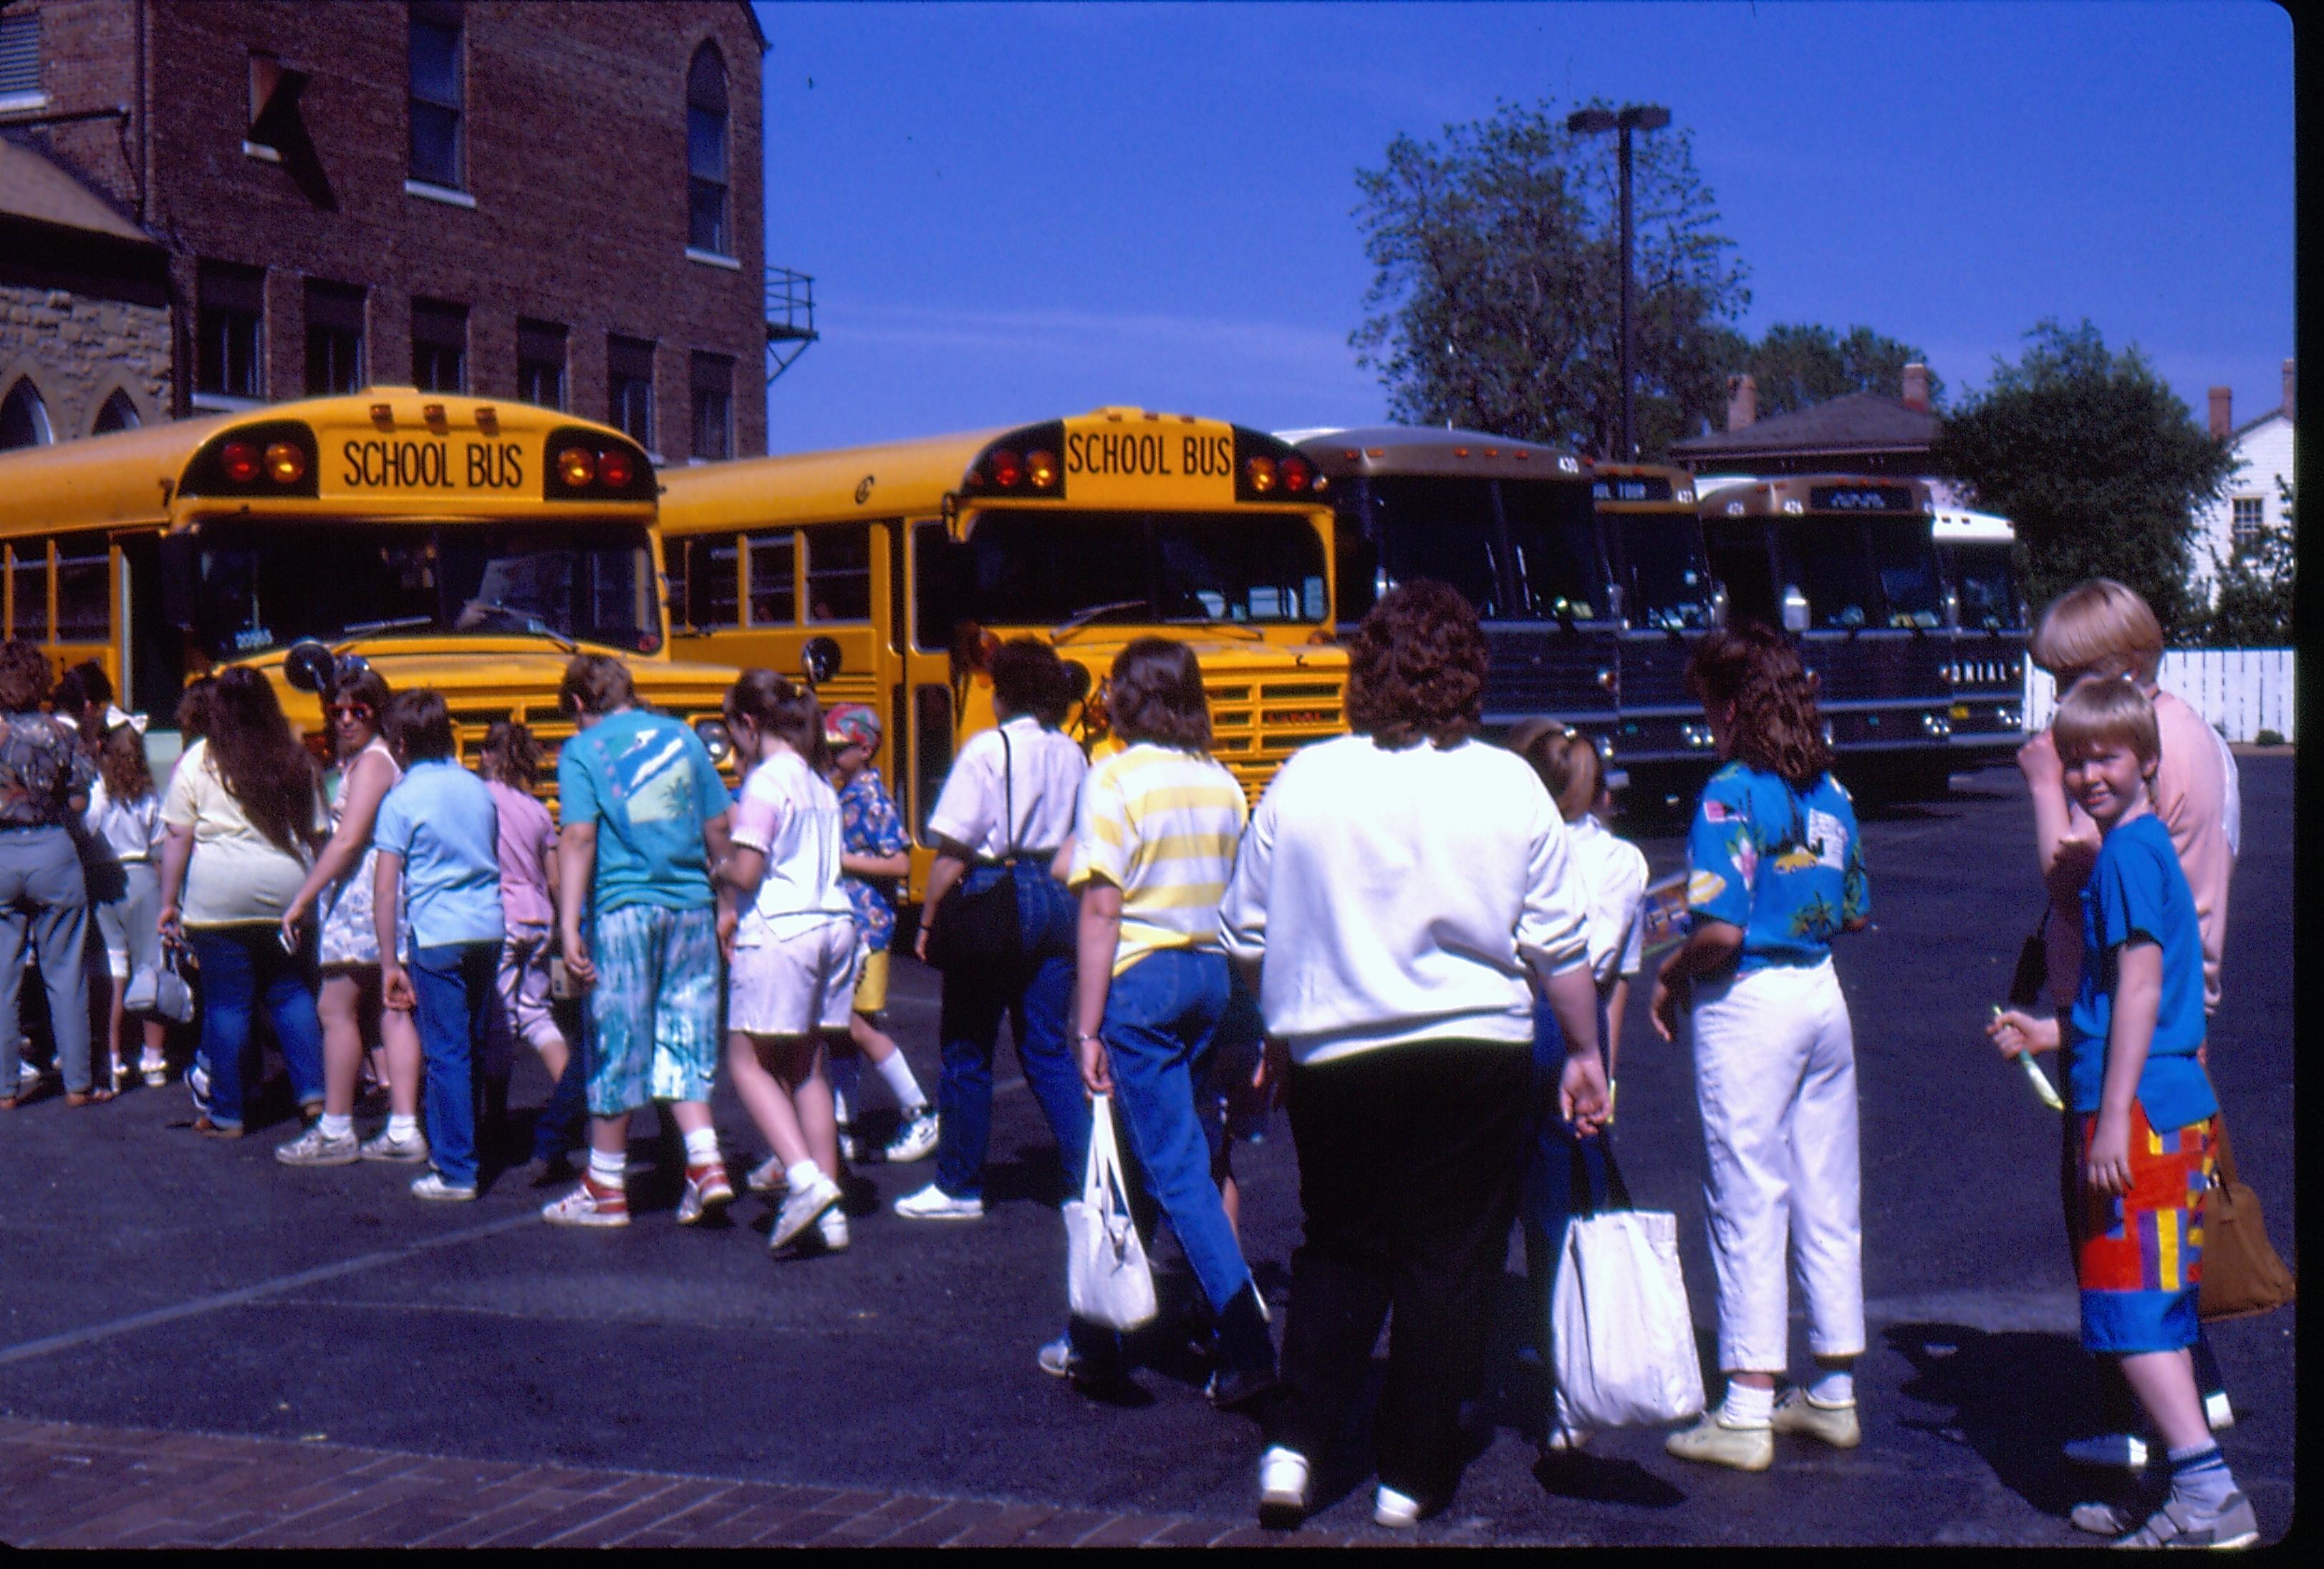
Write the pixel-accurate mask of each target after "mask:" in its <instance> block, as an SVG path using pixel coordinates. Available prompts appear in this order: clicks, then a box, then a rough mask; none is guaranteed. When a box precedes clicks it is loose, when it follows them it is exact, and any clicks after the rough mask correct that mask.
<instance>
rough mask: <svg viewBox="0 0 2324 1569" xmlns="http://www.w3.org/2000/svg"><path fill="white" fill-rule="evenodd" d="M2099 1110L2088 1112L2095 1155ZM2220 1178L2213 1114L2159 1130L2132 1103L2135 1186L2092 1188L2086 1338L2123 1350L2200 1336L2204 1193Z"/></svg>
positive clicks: (2084, 1145)
mask: <svg viewBox="0 0 2324 1569" xmlns="http://www.w3.org/2000/svg"><path fill="white" fill-rule="evenodd" d="M2080 1124H2081V1137H2080V1149H2079V1154H2080V1157H2081V1158H2082V1159H2083V1160H2084V1161H2085V1162H2087V1161H2088V1159H2089V1149H2090V1140H2091V1139H2092V1137H2093V1136H2095V1134H2096V1133H2097V1131H2098V1118H2097V1117H2096V1116H2086V1117H2083V1118H2081V1119H2080ZM2210 1186H2211V1122H2210V1119H2209V1118H2205V1119H2204V1120H2203V1121H2199V1122H2190V1123H2189V1124H2188V1125H2187V1126H2185V1127H2184V1128H2177V1129H2173V1130H2172V1131H2170V1132H2168V1133H2158V1132H2156V1131H2154V1130H2153V1128H2151V1127H2149V1126H2148V1125H2147V1121H2146V1108H2145V1107H2144V1106H2142V1105H2140V1104H2138V1103H2136V1102H2133V1103H2131V1111H2130V1191H2129V1192H2128V1193H2125V1194H2113V1193H2098V1192H2097V1191H2095V1190H2092V1189H2089V1188H2088V1187H2085V1188H2084V1190H2083V1194H2082V1203H2083V1214H2082V1233H2081V1243H2080V1255H2079V1257H2078V1258H2077V1260H2076V1265H2075V1271H2074V1273H2075V1277H2076V1280H2077V1283H2078V1284H2079V1285H2080V1287H2081V1292H2082V1344H2083V1346H2084V1347H2085V1348H2087V1349H2089V1350H2090V1351H2094V1352H2113V1353H2115V1354H2116V1355H2124V1354H2132V1353H2136V1352H2154V1351H2176V1350H2178V1349H2179V1348H2181V1346H2190V1345H2193V1344H2194V1343H2195V1337H2196V1333H2197V1327H2198V1325H2197V1320H2196V1316H2195V1303H2196V1297H2197V1295H2198V1291H2199V1287H2200V1285H2201V1282H2202V1278H2203V1195H2204V1193H2205V1192H2206V1191H2208V1190H2209V1187H2210Z"/></svg>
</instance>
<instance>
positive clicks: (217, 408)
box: [192, 392, 266, 414]
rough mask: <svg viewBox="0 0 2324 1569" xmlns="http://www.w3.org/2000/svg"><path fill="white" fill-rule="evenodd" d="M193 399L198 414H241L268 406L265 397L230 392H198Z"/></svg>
mask: <svg viewBox="0 0 2324 1569" xmlns="http://www.w3.org/2000/svg"><path fill="white" fill-rule="evenodd" d="M192 401H193V406H194V412H195V413H197V414H240V413H243V412H245V411H248V410H252V409H263V408H264V407H266V400H265V399H263V398H237V397H235V396H234V395H233V394H232V393H230V392H196V393H195V394H194V395H193V400H192Z"/></svg>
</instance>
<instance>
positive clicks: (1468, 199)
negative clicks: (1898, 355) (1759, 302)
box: [1349, 103, 1750, 454]
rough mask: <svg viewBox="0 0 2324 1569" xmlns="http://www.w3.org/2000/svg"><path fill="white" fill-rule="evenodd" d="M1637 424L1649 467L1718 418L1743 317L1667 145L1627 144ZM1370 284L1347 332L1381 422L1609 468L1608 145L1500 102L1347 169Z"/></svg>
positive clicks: (1614, 294) (1611, 270) (1614, 346)
mask: <svg viewBox="0 0 2324 1569" xmlns="http://www.w3.org/2000/svg"><path fill="white" fill-rule="evenodd" d="M1632 168H1633V171H1634V186H1633V203H1634V206H1633V232H1634V234H1635V235H1636V259H1635V263H1634V271H1635V273H1636V281H1635V282H1634V284H1633V292H1632V295H1631V315H1632V320H1633V330H1634V331H1635V333H1636V345H1637V347H1636V350H1635V353H1636V365H1637V381H1636V383H1635V387H1636V392H1635V397H1636V410H1637V415H1636V420H1637V438H1638V443H1639V447H1640V448H1641V450H1642V451H1644V452H1646V453H1648V454H1659V453H1660V452H1662V451H1663V450H1664V448H1666V447H1667V446H1668V445H1669V443H1670V442H1671V441H1673V440H1674V439H1676V438H1679V437H1681V436H1683V435H1686V434H1688V433H1689V432H1691V431H1692V430H1694V429H1697V428H1698V427H1699V425H1700V424H1701V420H1703V419H1705V418H1707V417H1709V416H1711V415H1712V414H1715V413H1719V412H1721V411H1723V410H1724V408H1725V405H1726V379H1725V378H1726V373H1727V370H1728V368H1729V363H1730V361H1731V359H1732V357H1733V353H1734V346H1735V343H1736V341H1737V340H1736V335H1735V334H1734V332H1733V330H1732V329H1731V328H1729V327H1727V326H1725V325H1724V324H1725V323H1726V322H1728V321H1730V320H1732V319H1733V318H1735V317H1736V316H1738V314H1739V313H1740V312H1741V310H1742V309H1743V307H1744V306H1745V305H1746V304H1748V301H1749V299H1750V295H1749V293H1748V291H1746V290H1745V288H1744V287H1743V278H1744V270H1743V267H1742V264H1741V263H1739V262H1738V261H1737V260H1736V258H1735V254H1734V252H1735V244H1734V242H1733V241H1732V240H1730V239H1729V238H1727V236H1726V235H1722V234H1720V232H1719V213H1718V209H1717V208H1716V206H1715V205H1714V203H1713V201H1712V198H1711V191H1710V189H1709V188H1708V187H1707V186H1706V185H1704V183H1703V181H1702V180H1701V176H1700V175H1699V174H1697V173H1696V171H1695V167H1694V154H1693V148H1692V142H1691V140H1690V139H1689V137H1688V136H1687V134H1686V133H1684V132H1683V131H1660V132H1652V133H1641V134H1637V136H1636V137H1635V139H1634V141H1633V162H1632ZM1356 183H1357V186H1358V188H1359V189H1360V191H1361V193H1362V200H1361V202H1360V205H1359V206H1358V208H1357V209H1356V214H1357V217H1358V221H1359V223H1360V226H1361V227H1362V228H1363V231H1364V235H1365V239H1364V252H1365V255H1366V257H1367V258H1368V259H1369V261H1370V262H1371V263H1372V265H1373V266H1374V267H1375V268H1376V269H1377V272H1376V274H1375V276H1374V279H1373V281H1372V285H1371V287H1370V289H1369V291H1367V292H1366V294H1365V296H1364V306H1365V309H1366V310H1367V311H1369V312H1371V314H1369V315H1368V316H1367V318H1365V320H1364V323H1363V325H1362V326H1360V328H1357V329H1356V330H1355V332H1353V333H1352V334H1351V335H1350V338H1349V341H1350V343H1351V345H1352V346H1354V347H1355V348H1356V350H1357V358H1358V363H1360V364H1361V365H1365V366H1367V367H1368V368H1370V369H1372V370H1375V371H1377V372H1378V373H1379V377H1380V382H1381V384H1382V385H1383V386H1384V387H1386V388H1387V389H1388V394H1389V398H1388V405H1389V411H1390V414H1391V416H1392V417H1393V418H1395V419H1397V420H1405V421H1407V422H1409V423H1413V424H1423V425H1435V424H1442V423H1444V422H1446V421H1448V420H1449V421H1451V422H1452V424H1454V425H1458V426H1462V427H1464V428H1467V429H1476V430H1484V431H1489V432H1491V433H1492V434H1495V435H1500V436H1508V437H1512V438H1518V439H1522V440H1529V441H1543V442H1549V443H1552V444H1554V445H1561V446H1569V447H1576V448H1582V449H1584V450H1587V451H1591V452H1599V453H1611V452H1612V451H1613V450H1614V448H1615V447H1616V445H1617V443H1618V440H1619V429H1618V427H1619V425H1620V421H1621V383H1620V366H1621V350H1620V344H1619V338H1620V332H1619V319H1620V298H1621V235H1620V228H1619V216H1618V197H1617V189H1618V187H1617V175H1616V167H1615V157H1614V139H1613V138H1612V137H1611V136H1607V135H1597V136H1576V135H1575V134H1573V133H1571V132H1569V131H1567V130H1566V128H1565V121H1564V117H1563V115H1553V114H1552V113H1551V110H1550V106H1549V105H1548V104H1547V103H1543V104H1539V105H1535V106H1531V107H1526V106H1515V105H1508V104H1503V105H1501V106H1499V107H1498V108H1497V109H1496V111H1495V113H1494V114H1493V115H1491V116H1490V117H1489V118H1488V119H1484V120H1480V121H1475V122H1471V123H1470V124H1467V125H1448V126H1446V127H1445V128H1444V132H1443V136H1442V137H1441V138H1440V139H1439V140H1438V141H1435V142H1419V141H1416V140H1414V139H1413V138H1411V137H1409V136H1404V135H1399V136H1397V138H1396V140H1395V141H1394V142H1392V143H1389V144H1388V157H1387V161H1386V162H1385V163H1384V164H1383V165H1382V167H1380V168H1379V169H1373V170H1359V171H1357V174H1356Z"/></svg>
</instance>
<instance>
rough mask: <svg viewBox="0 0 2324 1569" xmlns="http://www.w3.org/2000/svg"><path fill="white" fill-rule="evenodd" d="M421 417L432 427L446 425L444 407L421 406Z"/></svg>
mask: <svg viewBox="0 0 2324 1569" xmlns="http://www.w3.org/2000/svg"><path fill="white" fill-rule="evenodd" d="M420 418H421V419H422V420H426V421H428V423H429V424H430V425H441V424H442V423H444V405H443V404H441V403H422V404H420Z"/></svg>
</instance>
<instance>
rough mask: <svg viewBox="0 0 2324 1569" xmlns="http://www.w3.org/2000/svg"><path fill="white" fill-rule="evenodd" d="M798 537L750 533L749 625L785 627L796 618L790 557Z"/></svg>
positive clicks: (794, 591) (796, 619)
mask: <svg viewBox="0 0 2324 1569" xmlns="http://www.w3.org/2000/svg"><path fill="white" fill-rule="evenodd" d="M796 540H797V536H796V535H794V534H792V533H791V532H790V531H788V530H785V531H783V532H781V533H779V534H752V535H751V536H750V537H749V540H748V541H747V542H748V543H749V545H750V548H751V560H750V567H751V624H752V626H788V625H791V624H793V623H796V622H797V621H798V586H797V582H796V580H795V579H794V577H792V570H793V568H792V564H791V558H792V555H793V551H794V546H795V541H796Z"/></svg>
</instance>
